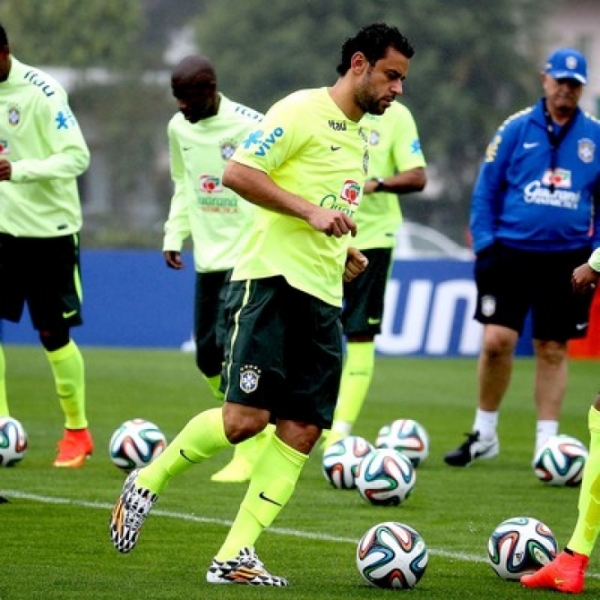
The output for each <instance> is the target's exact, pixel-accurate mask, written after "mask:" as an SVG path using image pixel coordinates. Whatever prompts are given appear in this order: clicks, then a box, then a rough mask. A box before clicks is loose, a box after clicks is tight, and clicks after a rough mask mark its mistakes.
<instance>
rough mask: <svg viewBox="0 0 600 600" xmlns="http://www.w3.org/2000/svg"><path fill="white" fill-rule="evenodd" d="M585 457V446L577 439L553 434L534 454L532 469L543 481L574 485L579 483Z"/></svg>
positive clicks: (553, 483) (586, 452) (586, 455)
mask: <svg viewBox="0 0 600 600" xmlns="http://www.w3.org/2000/svg"><path fill="white" fill-rule="evenodd" d="M587 457H588V451H587V448H586V447H585V446H584V445H583V443H582V442H580V441H579V440H578V439H576V438H574V437H571V436H568V435H555V436H553V437H551V438H550V439H549V440H548V441H547V442H546V443H545V444H544V445H543V446H542V447H541V448H540V449H539V451H538V452H537V454H536V455H535V458H534V459H533V470H534V472H535V474H536V476H537V477H538V479H540V480H541V481H543V482H545V483H548V484H550V485H564V486H568V487H575V486H577V485H579V484H580V483H581V478H582V477H583V468H584V466H585V461H586V460H587Z"/></svg>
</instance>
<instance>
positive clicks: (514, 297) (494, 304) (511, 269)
mask: <svg viewBox="0 0 600 600" xmlns="http://www.w3.org/2000/svg"><path fill="white" fill-rule="evenodd" d="M590 253H591V249H590V248H582V249H578V250H569V251H564V252H530V251H524V250H516V249H514V248H509V247H507V246H504V245H502V244H500V243H496V244H494V246H492V247H490V248H488V249H485V250H484V251H483V253H480V254H478V256H477V259H476V261H475V282H476V284H477V308H476V310H475V319H476V320H477V321H479V322H480V323H483V324H484V325H485V324H493V325H502V326H504V327H509V328H510V329H514V330H515V331H517V332H519V334H520V333H522V331H523V325H524V322H525V318H526V316H527V314H528V313H529V311H531V319H532V321H531V322H532V333H533V338H534V339H537V340H543V341H555V342H566V341H567V340H569V339H574V338H581V337H584V336H585V335H586V333H587V324H588V319H589V312H590V305H591V302H592V296H593V295H592V294H576V293H574V292H573V286H572V283H571V275H572V273H573V269H574V268H575V267H578V266H579V265H581V264H582V263H584V262H586V261H587V260H588V258H589V256H590Z"/></svg>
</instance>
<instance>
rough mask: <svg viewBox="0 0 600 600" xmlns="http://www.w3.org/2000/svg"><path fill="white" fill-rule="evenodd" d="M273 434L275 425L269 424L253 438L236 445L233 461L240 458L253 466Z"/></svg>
mask: <svg viewBox="0 0 600 600" xmlns="http://www.w3.org/2000/svg"><path fill="white" fill-rule="evenodd" d="M274 433H275V425H271V424H269V425H267V426H266V427H265V428H264V429H263V430H262V431H261V432H260V433H258V434H256V435H255V436H254V437H251V438H250V439H247V440H245V441H243V442H241V443H239V444H236V446H235V449H234V451H233V460H236V459H238V458H241V459H243V460H246V461H248V463H250V464H251V465H253V464H255V463H256V461H257V460H258V457H259V456H260V455H261V454H262V452H263V450H264V449H265V448H266V446H267V445H268V443H269V440H270V439H271V436H272V435H273V434H274Z"/></svg>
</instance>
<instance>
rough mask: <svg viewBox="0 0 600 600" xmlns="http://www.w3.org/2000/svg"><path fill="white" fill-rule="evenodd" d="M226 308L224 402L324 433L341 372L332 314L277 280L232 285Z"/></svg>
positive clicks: (338, 340)
mask: <svg viewBox="0 0 600 600" xmlns="http://www.w3.org/2000/svg"><path fill="white" fill-rule="evenodd" d="M227 309H228V311H229V319H228V336H227V346H226V364H225V368H224V374H223V380H224V384H225V398H226V400H227V402H238V403H240V404H245V405H248V406H254V407H257V408H264V409H267V410H269V411H270V412H271V418H272V420H273V419H288V420H292V421H301V422H304V423H310V424H313V425H317V426H319V427H322V428H329V427H330V426H331V420H332V417H333V411H334V408H335V404H336V401H337V395H338V391H339V385H340V376H341V369H342V332H341V324H340V309H339V308H338V307H335V306H331V305H329V304H326V303H324V302H323V301H321V300H319V299H317V298H315V297H314V296H311V295H309V294H306V293H304V292H301V291H299V290H297V289H295V288H293V287H291V286H290V285H289V284H288V283H287V281H286V280H285V279H284V278H283V277H268V278H265V279H256V280H250V281H234V282H232V283H231V284H230V286H229V295H228V299H227Z"/></svg>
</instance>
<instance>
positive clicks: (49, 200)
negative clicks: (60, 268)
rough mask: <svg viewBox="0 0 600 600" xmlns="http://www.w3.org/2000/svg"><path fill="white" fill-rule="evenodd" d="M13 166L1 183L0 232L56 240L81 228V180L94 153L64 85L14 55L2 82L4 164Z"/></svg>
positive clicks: (1, 152) (0, 116)
mask: <svg viewBox="0 0 600 600" xmlns="http://www.w3.org/2000/svg"><path fill="white" fill-rule="evenodd" d="M2 159H5V160H8V161H10V162H11V165H12V175H11V179H10V181H2V182H0V232H3V233H9V234H11V235H14V236H22V237H34V238H51V237H58V236H63V235H68V234H71V233H75V232H77V231H79V230H80V229H81V224H82V216H81V204H80V202H79V194H78V191H77V181H76V178H77V176H79V175H81V174H82V173H83V172H84V171H85V170H86V169H87V168H88V166H89V162H90V153H89V150H88V147H87V145H86V143H85V140H84V139H83V135H82V133H81V130H80V128H79V125H78V123H77V120H76V119H75V117H74V115H73V113H72V112H71V109H70V108H69V103H68V97H67V93H66V92H65V90H64V89H63V88H62V87H61V85H60V84H59V83H58V82H57V81H55V80H54V79H53V78H52V77H50V76H49V75H48V74H47V73H44V72H43V71H40V70H39V69H35V68H33V67H30V66H28V65H25V64H23V63H21V62H19V61H18V60H17V59H16V58H15V57H14V56H11V69H10V73H9V75H8V79H7V80H6V81H3V82H1V83H0V160H2Z"/></svg>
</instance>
